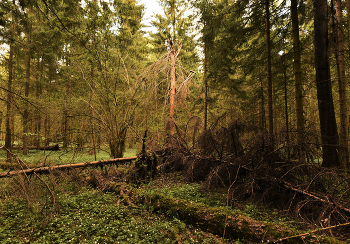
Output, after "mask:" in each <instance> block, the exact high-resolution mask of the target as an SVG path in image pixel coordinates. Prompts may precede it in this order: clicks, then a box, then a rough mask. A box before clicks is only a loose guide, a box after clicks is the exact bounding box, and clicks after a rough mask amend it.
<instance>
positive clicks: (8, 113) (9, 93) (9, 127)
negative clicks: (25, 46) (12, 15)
mask: <svg viewBox="0 0 350 244" xmlns="http://www.w3.org/2000/svg"><path fill="white" fill-rule="evenodd" d="M12 27H13V26H12ZM13 49H14V48H13V44H11V45H10V56H9V78H8V83H7V101H6V102H7V106H6V108H7V109H6V136H5V148H6V150H7V161H8V162H11V161H12V154H11V149H12V82H13V80H12V76H13V51H14V50H13Z"/></svg>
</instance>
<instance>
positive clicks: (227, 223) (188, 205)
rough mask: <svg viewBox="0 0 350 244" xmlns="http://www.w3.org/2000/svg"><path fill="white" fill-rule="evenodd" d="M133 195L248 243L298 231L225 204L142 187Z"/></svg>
mask: <svg viewBox="0 0 350 244" xmlns="http://www.w3.org/2000/svg"><path fill="white" fill-rule="evenodd" d="M133 198H134V200H135V201H136V202H138V203H139V204H144V205H145V206H146V207H148V209H152V211H154V212H157V213H161V214H165V215H167V216H169V217H175V218H178V219H180V220H182V221H184V222H186V223H187V224H189V225H193V226H197V227H199V228H201V229H202V230H204V231H208V232H210V233H213V234H216V235H220V236H224V238H229V239H231V240H232V239H234V240H237V239H239V240H244V241H245V242H247V241H248V242H249V243H262V242H263V243H266V242H270V243H280V242H279V239H280V238H283V237H287V236H293V235H296V234H300V233H299V232H298V231H297V230H296V229H294V228H292V227H288V226H286V225H284V224H283V223H281V224H279V223H274V222H265V221H258V220H255V219H252V218H251V217H249V216H247V215H244V214H242V213H239V212H236V211H234V210H232V209H227V208H226V207H209V206H207V205H205V204H201V203H195V202H191V201H187V200H183V199H178V198H173V197H169V196H165V195H163V194H161V193H154V192H153V193H148V192H146V191H143V190H138V192H137V194H135V195H134V196H133ZM135 201H134V202H135ZM305 238H311V239H313V238H314V237H311V236H309V237H305ZM318 238H320V237H318ZM301 241H302V240H301V237H298V238H291V239H287V238H286V239H285V240H284V241H283V243H295V244H299V243H301Z"/></svg>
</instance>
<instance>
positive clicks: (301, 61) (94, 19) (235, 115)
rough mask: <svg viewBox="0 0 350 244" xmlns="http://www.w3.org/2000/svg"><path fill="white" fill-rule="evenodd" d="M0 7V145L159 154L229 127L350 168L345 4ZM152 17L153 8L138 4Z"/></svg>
mask: <svg viewBox="0 0 350 244" xmlns="http://www.w3.org/2000/svg"><path fill="white" fill-rule="evenodd" d="M159 4H160V6H161V7H162V9H163V12H162V13H159V14H154V16H153V17H152V19H151V22H150V24H151V25H152V26H153V29H154V30H155V31H153V32H149V33H147V32H146V31H145V30H144V28H143V27H144V24H143V17H144V13H145V6H144V5H142V4H139V3H138V1H136V0H114V1H107V0H106V1H104V0H85V1H71V0H63V1H55V0H39V1H32V0H3V1H1V3H0V41H1V44H3V45H2V46H1V48H2V51H1V60H0V88H1V89H0V103H1V106H0V141H2V144H3V146H4V147H3V149H4V150H7V152H8V154H7V160H8V161H11V149H12V148H13V147H14V146H20V147H21V148H23V153H24V154H26V153H27V150H28V147H30V146H35V147H37V148H40V147H41V146H49V145H52V144H60V145H61V146H62V147H63V148H64V149H65V148H68V147H77V148H83V147H88V148H89V153H91V154H95V153H96V149H97V148H101V147H108V149H109V152H110V155H111V157H113V158H118V157H122V156H123V151H124V150H125V147H136V146H138V144H139V143H141V142H142V138H143V135H144V132H145V131H146V130H147V131H148V133H149V134H148V135H149V142H152V143H153V146H154V147H155V148H156V147H161V146H163V145H167V144H171V143H172V142H173V140H172V139H171V138H173V137H176V136H178V137H181V138H182V139H183V140H185V141H186V143H188V144H190V145H192V146H193V147H194V145H195V137H196V133H197V132H196V131H197V130H200V131H204V130H210V129H211V128H213V127H214V126H217V125H218V123H219V124H220V123H222V124H228V123H231V122H233V121H238V120H239V121H240V122H241V123H246V124H250V125H254V126H255V128H257V130H258V131H259V133H262V134H266V135H267V137H268V138H269V140H270V141H271V142H272V143H271V145H273V147H276V148H277V147H279V146H281V145H278V144H283V145H285V146H286V147H288V157H294V158H296V159H297V160H299V161H301V162H306V161H307V160H310V158H311V157H318V156H317V155H318V154H319V153H320V155H322V157H321V159H319V162H321V163H322V165H323V166H325V167H343V168H348V167H349V152H348V143H349V139H348V130H349V128H348V127H349V123H348V119H349V111H348V108H347V107H348V103H347V97H348V93H349V88H348V77H349V76H348V72H349V55H348V53H349V52H348V50H349V44H350V42H349V34H350V33H349V25H350V21H349V19H348V10H349V8H350V2H349V1H341V0H328V1H327V0H319V1H311V0H288V1H281V0H278V1H277V0H265V1H257V0H241V1H229V0H195V1H186V0H160V1H159ZM148 7H150V6H148Z"/></svg>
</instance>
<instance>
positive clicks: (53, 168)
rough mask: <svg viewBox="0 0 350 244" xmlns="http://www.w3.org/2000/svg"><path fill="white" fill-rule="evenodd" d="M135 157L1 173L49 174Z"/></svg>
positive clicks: (123, 160) (115, 162)
mask: <svg viewBox="0 0 350 244" xmlns="http://www.w3.org/2000/svg"><path fill="white" fill-rule="evenodd" d="M135 159H137V157H136V156H134V157H128V158H114V159H108V160H101V161H94V162H85V163H77V164H66V165H58V166H52V167H42V168H36V169H24V170H19V171H10V172H8V173H2V174H0V178H5V177H12V176H14V175H19V174H26V175H31V174H34V173H37V174H47V173H49V172H51V171H55V170H67V169H76V168H85V167H90V166H102V165H108V164H118V163H121V162H123V163H125V162H131V161H133V160H135Z"/></svg>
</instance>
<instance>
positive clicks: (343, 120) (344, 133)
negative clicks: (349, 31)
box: [334, 0, 349, 167]
mask: <svg viewBox="0 0 350 244" xmlns="http://www.w3.org/2000/svg"><path fill="white" fill-rule="evenodd" d="M336 15H337V37H338V39H337V44H336V46H337V48H336V55H337V58H336V61H337V73H338V84H339V106H340V133H339V135H340V136H339V144H340V150H341V154H340V155H341V158H342V163H343V165H344V166H346V167H348V166H349V149H348V119H347V117H348V116H347V97H346V76H345V57H344V41H343V40H344V34H343V26H342V24H343V14H342V7H341V0H336ZM334 34H336V33H335V32H334Z"/></svg>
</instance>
